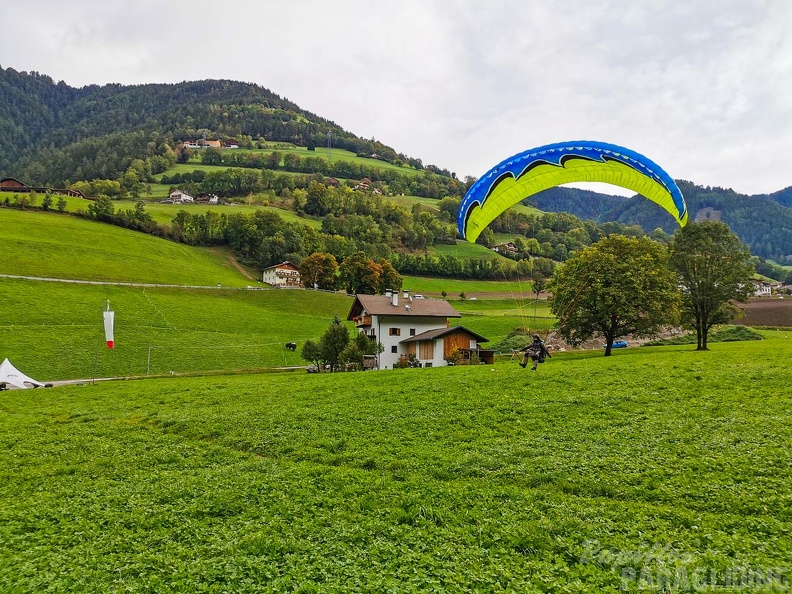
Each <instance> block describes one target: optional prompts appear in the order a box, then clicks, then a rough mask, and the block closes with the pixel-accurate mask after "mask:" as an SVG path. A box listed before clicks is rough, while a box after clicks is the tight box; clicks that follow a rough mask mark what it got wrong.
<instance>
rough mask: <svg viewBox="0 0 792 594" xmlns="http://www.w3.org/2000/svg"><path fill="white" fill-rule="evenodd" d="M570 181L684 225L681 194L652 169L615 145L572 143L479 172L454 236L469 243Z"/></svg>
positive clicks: (533, 151) (538, 150)
mask: <svg viewBox="0 0 792 594" xmlns="http://www.w3.org/2000/svg"><path fill="white" fill-rule="evenodd" d="M572 182H604V183H609V184H613V185H615V186H620V187H622V188H627V189H628V190H632V191H634V192H636V193H638V194H640V195H641V196H643V197H645V198H648V199H649V200H651V201H652V202H655V203H657V204H659V205H660V206H661V207H662V208H663V209H665V210H666V211H667V212H668V213H669V214H670V215H671V216H672V217H674V220H675V221H676V222H677V223H678V224H679V226H680V227H684V226H685V225H686V224H687V219H688V213H687V206H686V205H685V199H684V198H683V197H682V192H680V190H679V188H678V187H677V185H676V183H675V182H674V180H673V179H671V177H670V176H669V175H668V174H667V173H666V172H665V171H663V170H662V169H661V168H660V167H659V166H658V165H657V164H655V163H654V162H652V161H650V160H649V159H647V158H646V157H644V156H643V155H640V154H638V153H636V152H634V151H631V150H629V149H626V148H624V147H621V146H617V145H615V144H606V143H604V142H592V141H573V142H561V143H557V144H548V145H546V146H541V147H538V148H535V149H531V150H529V151H525V152H522V153H519V154H517V155H514V156H513V157H510V158H509V159H506V160H505V161H503V162H502V163H500V164H499V165H496V166H495V167H493V168H492V169H490V170H489V171H488V172H487V173H485V174H484V175H483V176H482V177H481V179H479V180H478V181H477V182H476V183H475V184H473V186H471V188H470V190H468V192H467V194H465V197H464V198H463V199H462V204H461V205H460V207H459V213H458V215H457V226H458V228H459V234H460V235H461V236H462V237H463V238H465V239H467V240H468V241H470V242H471V243H473V242H475V241H476V238H477V237H478V236H479V234H480V233H481V232H482V231H483V230H484V228H485V227H486V226H487V225H489V224H490V223H491V222H492V221H493V220H494V219H495V218H496V217H497V216H498V215H499V214H500V213H502V212H503V211H504V210H506V209H507V208H510V207H512V206H514V205H515V204H517V203H518V202H520V201H521V200H523V199H525V198H527V197H528V196H531V195H533V194H536V193H538V192H541V191H542V190H547V189H548V188H552V187H555V186H560V185H562V184H567V183H572Z"/></svg>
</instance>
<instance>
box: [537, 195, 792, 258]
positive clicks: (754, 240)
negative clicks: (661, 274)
mask: <svg viewBox="0 0 792 594" xmlns="http://www.w3.org/2000/svg"><path fill="white" fill-rule="evenodd" d="M677 183H678V185H679V188H680V189H681V190H682V194H683V195H684V196H685V202H686V203H687V206H688V210H689V212H690V218H691V220H696V218H697V217H698V218H716V219H720V220H722V221H723V222H725V223H726V224H728V225H729V227H731V229H732V230H733V231H734V232H735V233H736V234H737V235H738V236H739V237H740V239H742V240H743V242H745V243H746V244H747V245H748V247H750V248H751V252H752V253H754V254H755V255H757V256H761V257H763V258H770V259H773V260H776V261H777V262H779V263H781V264H792V208H788V206H789V205H792V189H791V188H787V189H786V190H781V191H780V192H776V193H774V194H770V195H756V196H748V195H746V194H739V193H737V192H735V191H734V190H731V189H725V188H717V187H716V188H712V187H703V186H697V185H696V184H694V183H692V182H688V181H678V182H677ZM530 202H531V203H532V204H533V205H534V206H536V207H537V208H540V209H541V210H545V211H550V212H569V213H572V214H574V215H576V216H578V217H581V218H584V219H592V220H594V221H597V222H599V223H603V222H606V221H614V222H618V223H622V224H625V225H640V226H641V228H642V229H643V230H644V231H646V232H647V233H649V232H651V231H652V230H654V229H657V228H660V229H663V230H664V231H665V232H667V233H672V232H673V231H674V226H675V225H674V222H673V221H672V220H671V218H670V217H668V215H667V214H666V213H665V212H663V210H662V209H660V208H658V207H657V206H656V205H655V204H653V203H651V202H649V201H648V200H635V199H632V198H624V197H621V196H609V195H605V194H598V193H596V192H590V191H586V190H577V189H573V188H555V189H552V190H548V191H546V192H542V193H541V194H537V195H536V196H533V197H532V198H531V200H530Z"/></svg>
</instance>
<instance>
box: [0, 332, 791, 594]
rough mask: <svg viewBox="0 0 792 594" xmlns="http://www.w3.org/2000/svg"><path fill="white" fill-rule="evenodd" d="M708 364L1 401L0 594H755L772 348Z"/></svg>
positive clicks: (566, 361)
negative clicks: (732, 593)
mask: <svg viewBox="0 0 792 594" xmlns="http://www.w3.org/2000/svg"><path fill="white" fill-rule="evenodd" d="M712 347H713V350H712V352H708V353H697V352H693V351H691V350H690V347H659V348H658V349H656V350H651V351H649V350H648V349H640V350H638V349H636V350H635V351H633V352H625V353H618V354H616V355H615V356H613V357H610V358H603V357H587V356H582V355H575V356H569V355H567V356H563V357H562V356H559V357H556V358H553V359H552V360H551V361H549V362H548V363H546V364H544V365H543V366H542V367H541V368H540V370H539V372H537V373H536V374H529V373H528V372H526V371H524V370H522V369H520V368H519V367H518V366H517V365H516V364H512V365H511V366H506V365H496V366H495V367H494V369H495V371H494V372H493V371H491V370H490V369H491V368H490V366H480V367H472V368H471V367H468V368H462V367H456V368H453V367H452V368H438V369H411V370H393V371H384V372H377V373H356V374H335V375H329V374H326V375H318V376H312V375H306V374H303V375H299V376H298V375H295V374H281V375H269V376H266V375H258V376H236V377H230V376H227V377H218V378H178V377H177V378H167V379H159V380H142V381H131V382H108V383H99V384H97V385H96V386H75V387H68V388H57V389H52V390H35V391H15V392H11V393H3V395H2V397H0V401H1V402H2V405H0V408H1V412H0V464H1V465H2V467H3V468H4V469H5V471H4V475H5V479H4V481H3V485H2V487H0V510H2V511H0V518H2V522H0V542H1V543H2V546H1V547H0V561H2V562H0V584H3V589H4V590H8V591H17V590H19V591H44V590H53V591H60V592H63V591H83V592H85V591H121V590H124V591H157V592H164V593H167V592H195V591H207V592H215V591H216V592H220V591H233V592H253V591H265V592H276V591H287V590H288V591H291V590H294V591H297V590H299V591H306V592H307V591H316V592H318V591H333V592H361V591H378V592H383V591H460V592H461V591H481V592H485V591H486V592H489V591H515V592H538V591H546V592H561V591H574V592H591V593H594V592H596V593H599V592H615V591H620V590H621V589H625V590H626V591H644V590H647V591H648V590H649V588H650V586H651V587H655V586H656V588H655V589H657V590H659V589H660V588H661V587H662V585H663V584H664V583H671V584H676V585H678V586H680V587H679V591H699V590H701V588H702V586H703V585H707V586H708V585H713V586H715V587H717V588H723V589H734V587H735V586H734V584H735V583H737V584H739V583H740V582H739V581H738V580H741V579H746V580H747V579H750V580H751V582H750V584H751V588H754V587H756V591H772V588H771V585H768V584H767V583H766V582H764V580H766V579H767V578H768V576H769V577H770V578H771V579H772V578H773V577H774V576H775V577H776V578H777V579H779V580H786V579H788V574H786V573H781V572H785V571H786V567H787V566H788V563H789V559H790V558H791V557H792V542H791V541H790V538H789V533H790V529H792V515H790V510H791V509H792V508H790V503H789V496H788V493H789V492H790V490H792V476H791V475H790V471H789V469H790V467H791V466H792V457H791V456H790V449H789V447H788V444H789V443H790V440H792V418H790V410H791V409H792V401H791V400H790V396H789V390H788V388H787V386H788V384H789V380H790V373H789V371H788V366H787V365H786V361H788V359H789V357H790V356H792V351H790V348H792V347H790V345H789V341H788V340H784V339H783V338H778V339H773V338H772V337H770V339H769V340H765V341H759V342H755V343H747V344H746V343H743V344H740V345H736V344H717V345H712ZM757 378H758V379H757ZM742 576H746V577H745V578H743V577H742ZM639 579H642V580H643V582H642V583H641V582H639V581H638V580H639ZM694 579H695V580H697V581H696V582H693V581H692V580H694ZM757 579H761V580H763V581H762V582H760V586H755V585H756V584H757ZM785 583H787V582H785V581H782V582H780V583H779V584H778V588H782V589H783V588H784V587H785V586H784V584H785ZM745 584H746V582H742V585H743V586H745ZM674 587H675V588H676V586H674ZM670 591H677V590H670ZM776 591H779V590H778V589H777V590H776Z"/></svg>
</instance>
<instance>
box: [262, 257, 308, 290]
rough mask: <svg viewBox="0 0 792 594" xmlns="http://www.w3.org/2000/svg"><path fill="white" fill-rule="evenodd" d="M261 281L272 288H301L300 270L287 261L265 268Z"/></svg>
mask: <svg viewBox="0 0 792 594" xmlns="http://www.w3.org/2000/svg"><path fill="white" fill-rule="evenodd" d="M261 281H262V282H265V283H267V284H268V285H272V286H273V287H301V286H302V283H301V282H300V269H299V268H297V266H295V265H294V264H292V263H291V262H289V261H286V262H281V263H280V264H275V266H270V267H269V268H265V269H264V271H263V272H262V274H261Z"/></svg>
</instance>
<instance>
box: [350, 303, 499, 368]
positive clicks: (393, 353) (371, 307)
mask: <svg viewBox="0 0 792 594" xmlns="http://www.w3.org/2000/svg"><path fill="white" fill-rule="evenodd" d="M461 317H462V315H461V314H460V313H459V312H458V311H457V310H455V309H454V308H453V307H452V306H451V304H450V303H448V302H447V301H443V300H442V299H423V298H421V299H416V298H412V297H411V296H410V294H409V292H408V291H405V292H404V293H403V294H402V297H401V300H400V299H399V292H398V291H394V292H387V293H386V294H385V295H355V301H354V302H353V303H352V307H351V309H350V310H349V315H348V316H347V320H350V321H353V322H355V327H356V328H357V329H358V330H359V331H360V332H361V333H363V334H365V335H366V336H367V337H368V338H369V339H370V340H371V341H373V342H380V343H382V346H383V347H385V350H384V351H383V352H382V353H380V354H379V355H378V357H377V359H378V360H377V368H378V369H393V368H394V366H395V365H396V364H397V363H398V362H399V360H400V359H402V360H403V359H408V358H409V357H410V356H414V357H415V359H416V361H418V363H420V365H421V366H422V367H442V366H444V365H448V362H447V359H448V357H449V356H450V355H451V353H452V352H453V351H454V349H459V352H460V354H461V356H462V358H463V360H467V361H470V359H471V355H473V354H475V356H476V357H477V358H478V359H479V360H481V361H483V362H488V363H492V360H493V357H494V353H493V352H492V351H488V350H482V349H481V348H480V347H479V343H481V342H488V341H487V339H486V338H484V337H483V336H480V335H479V334H476V333H475V332H472V331H470V330H468V329H467V328H465V327H463V326H454V327H450V326H449V318H461Z"/></svg>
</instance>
